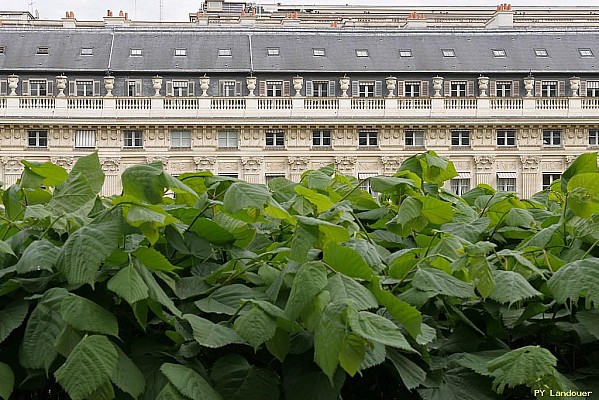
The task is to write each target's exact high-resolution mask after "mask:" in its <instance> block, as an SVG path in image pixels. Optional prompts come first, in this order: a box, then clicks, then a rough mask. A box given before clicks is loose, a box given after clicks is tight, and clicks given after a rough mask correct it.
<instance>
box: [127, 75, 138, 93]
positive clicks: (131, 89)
mask: <svg viewBox="0 0 599 400" xmlns="http://www.w3.org/2000/svg"><path fill="white" fill-rule="evenodd" d="M126 86H127V93H126V95H127V96H141V79H130V80H128V81H127V83H126Z"/></svg>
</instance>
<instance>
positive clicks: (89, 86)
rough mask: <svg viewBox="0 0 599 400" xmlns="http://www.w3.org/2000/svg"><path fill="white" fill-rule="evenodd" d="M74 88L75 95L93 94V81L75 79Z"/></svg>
mask: <svg viewBox="0 0 599 400" xmlns="http://www.w3.org/2000/svg"><path fill="white" fill-rule="evenodd" d="M75 88H76V90H77V96H93V95H94V81H76V82H75Z"/></svg>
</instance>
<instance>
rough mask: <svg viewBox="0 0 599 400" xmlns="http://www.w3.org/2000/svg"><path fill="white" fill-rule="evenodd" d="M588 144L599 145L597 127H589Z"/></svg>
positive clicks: (598, 130)
mask: <svg viewBox="0 0 599 400" xmlns="http://www.w3.org/2000/svg"><path fill="white" fill-rule="evenodd" d="M589 146H599V129H589Z"/></svg>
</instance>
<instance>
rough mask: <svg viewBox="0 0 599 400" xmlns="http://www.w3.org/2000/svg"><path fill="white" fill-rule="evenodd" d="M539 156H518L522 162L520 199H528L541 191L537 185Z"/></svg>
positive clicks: (538, 184) (539, 185)
mask: <svg viewBox="0 0 599 400" xmlns="http://www.w3.org/2000/svg"><path fill="white" fill-rule="evenodd" d="M541 159H542V157H541V156H520V161H521V162H522V191H521V193H522V197H523V198H525V199H528V198H530V197H531V196H532V195H533V194H535V193H536V192H538V191H539V190H541V186H542V185H541V184H540V183H539V164H540V163H541Z"/></svg>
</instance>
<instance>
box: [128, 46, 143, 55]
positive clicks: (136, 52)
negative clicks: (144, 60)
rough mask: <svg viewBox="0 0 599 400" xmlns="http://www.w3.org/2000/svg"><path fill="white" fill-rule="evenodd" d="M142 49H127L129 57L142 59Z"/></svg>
mask: <svg viewBox="0 0 599 400" xmlns="http://www.w3.org/2000/svg"><path fill="white" fill-rule="evenodd" d="M143 55H144V54H143V49H138V48H135V49H133V48H132V49H129V57H143Z"/></svg>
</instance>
